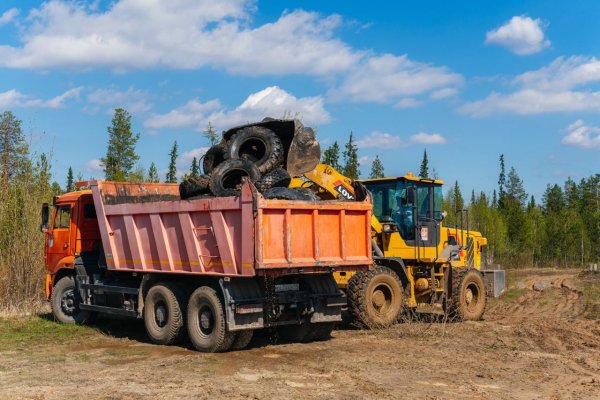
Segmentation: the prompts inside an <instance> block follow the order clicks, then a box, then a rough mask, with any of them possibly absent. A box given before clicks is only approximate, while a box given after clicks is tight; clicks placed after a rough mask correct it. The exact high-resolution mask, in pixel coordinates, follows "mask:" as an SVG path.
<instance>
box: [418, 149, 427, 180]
mask: <svg viewBox="0 0 600 400" xmlns="http://www.w3.org/2000/svg"><path fill="white" fill-rule="evenodd" d="M419 176H420V177H421V178H429V160H428V159H427V149H425V150H424V151H423V161H421V170H420V172H419Z"/></svg>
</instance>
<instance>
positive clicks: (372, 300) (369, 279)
mask: <svg viewBox="0 0 600 400" xmlns="http://www.w3.org/2000/svg"><path fill="white" fill-rule="evenodd" d="M347 292H348V309H349V310H350V312H351V313H352V315H353V317H354V318H355V320H356V321H357V322H358V323H359V324H361V325H363V326H365V327H367V328H372V329H373V328H385V327H388V326H390V325H393V324H394V323H396V322H397V320H398V316H399V314H400V313H401V312H402V308H403V303H404V295H403V292H404V290H403V288H402V284H401V283H400V279H398V275H396V273H395V272H394V271H392V270H391V269H389V268H387V267H381V266H376V267H375V268H374V269H372V270H371V271H368V272H358V273H356V274H354V276H352V278H350V281H349V282H348V291H347Z"/></svg>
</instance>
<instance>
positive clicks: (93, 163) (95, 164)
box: [85, 160, 104, 174]
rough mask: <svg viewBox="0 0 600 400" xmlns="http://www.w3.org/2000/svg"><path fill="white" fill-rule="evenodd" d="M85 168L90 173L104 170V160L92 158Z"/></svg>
mask: <svg viewBox="0 0 600 400" xmlns="http://www.w3.org/2000/svg"><path fill="white" fill-rule="evenodd" d="M85 170H86V171H87V172H90V173H93V174H95V173H100V172H103V171H104V169H103V167H102V162H101V161H100V160H90V161H88V162H86V163H85Z"/></svg>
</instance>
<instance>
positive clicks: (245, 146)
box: [225, 126, 284, 174]
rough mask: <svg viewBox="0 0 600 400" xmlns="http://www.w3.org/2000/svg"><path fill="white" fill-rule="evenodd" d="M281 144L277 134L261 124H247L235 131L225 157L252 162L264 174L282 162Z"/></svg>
mask: <svg viewBox="0 0 600 400" xmlns="http://www.w3.org/2000/svg"><path fill="white" fill-rule="evenodd" d="M283 156H284V151H283V144H282V143H281V139H279V136H277V135H276V134H275V132H273V131H272V130H270V129H267V128H264V127H261V126H248V127H246V128H243V129H240V130H239V131H237V133H235V134H234V135H233V136H232V137H231V139H229V144H228V145H227V149H226V150H225V157H226V158H230V159H242V160H247V161H250V162H252V163H254V164H255V165H256V166H257V167H258V170H259V171H260V172H261V173H262V174H264V173H267V172H269V171H270V170H272V169H273V168H277V167H279V166H281V164H282V163H283Z"/></svg>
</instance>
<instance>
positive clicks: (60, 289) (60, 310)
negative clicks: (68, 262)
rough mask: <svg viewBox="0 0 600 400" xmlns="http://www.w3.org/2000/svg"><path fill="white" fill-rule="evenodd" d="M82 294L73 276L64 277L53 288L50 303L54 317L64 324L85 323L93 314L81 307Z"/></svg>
mask: <svg viewBox="0 0 600 400" xmlns="http://www.w3.org/2000/svg"><path fill="white" fill-rule="evenodd" d="M79 303H81V296H80V295H79V292H78V291H77V288H76V287H75V279H74V278H73V277H72V276H65V277H62V278H61V279H60V280H59V281H58V282H57V283H56V284H55V285H54V288H53V289H52V297H51V298H50V304H51V305H52V314H54V318H55V319H56V320H57V321H59V322H62V323H63V324H85V323H86V322H88V321H89V320H90V318H91V316H92V313H91V312H90V311H84V310H81V309H80V308H79Z"/></svg>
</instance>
